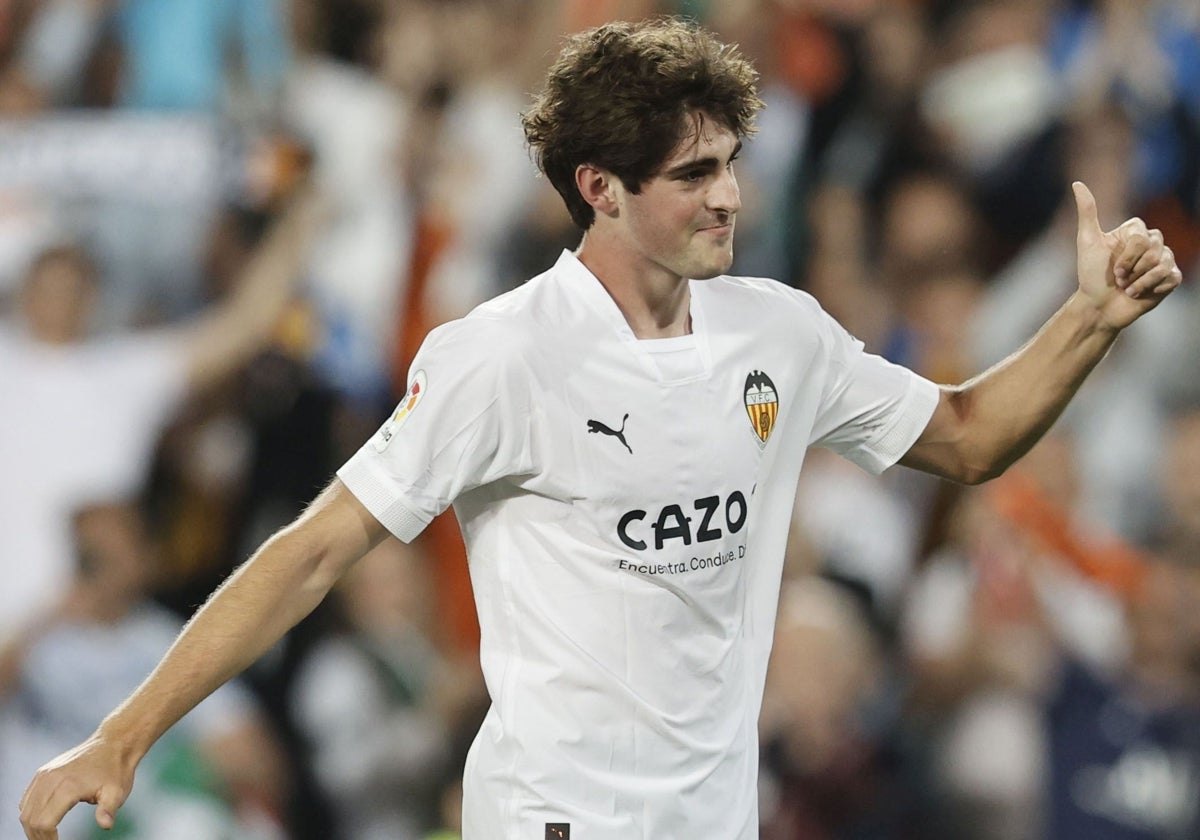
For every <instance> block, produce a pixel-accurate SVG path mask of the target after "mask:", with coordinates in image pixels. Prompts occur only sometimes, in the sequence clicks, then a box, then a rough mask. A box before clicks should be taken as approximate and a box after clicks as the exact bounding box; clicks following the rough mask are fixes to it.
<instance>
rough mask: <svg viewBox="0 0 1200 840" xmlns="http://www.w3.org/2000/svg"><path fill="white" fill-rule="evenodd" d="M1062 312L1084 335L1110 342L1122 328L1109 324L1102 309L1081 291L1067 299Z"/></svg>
mask: <svg viewBox="0 0 1200 840" xmlns="http://www.w3.org/2000/svg"><path fill="white" fill-rule="evenodd" d="M1063 311H1064V313H1065V314H1067V315H1068V316H1069V317H1071V318H1072V320H1074V321H1075V322H1076V323H1077V324H1078V326H1079V329H1080V330H1081V331H1082V333H1083V334H1084V335H1095V336H1097V337H1100V338H1103V339H1105V340H1107V341H1109V342H1111V341H1113V340H1115V339H1116V337H1117V335H1118V334H1119V333H1120V332H1121V329H1122V328H1121V327H1120V326H1116V325H1114V324H1111V323H1109V321H1108V319H1106V318H1105V317H1104V311H1103V309H1101V307H1099V306H1097V305H1096V303H1095V302H1094V301H1093V300H1091V298H1089V297H1088V296H1087V295H1086V294H1084V293H1083V292H1081V291H1076V292H1075V293H1074V294H1072V295H1071V297H1070V298H1068V299H1067V303H1066V305H1065V306H1064V307H1063Z"/></svg>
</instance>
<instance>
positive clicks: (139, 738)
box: [92, 710, 155, 771]
mask: <svg viewBox="0 0 1200 840" xmlns="http://www.w3.org/2000/svg"><path fill="white" fill-rule="evenodd" d="M119 715H120V711H119V710H118V711H117V712H115V713H114V714H111V715H109V716H108V717H107V718H105V719H104V720H103V721H101V723H100V725H99V726H98V727H96V731H95V732H94V733H93V734H92V740H94V741H100V742H103V743H104V745H105V746H107V747H108V748H110V749H112V750H114V751H115V752H116V754H117V756H118V757H119V760H120V762H121V764H122V765H124V766H125V767H127V768H128V769H129V770H130V771H132V770H133V768H135V767H137V765H138V763H139V762H140V761H141V760H142V758H143V756H145V755H146V753H147V752H148V751H149V749H150V747H151V745H152V744H153V743H154V740H155V739H154V736H153V735H149V734H148V733H146V732H143V731H139V729H138V728H137V727H133V728H131V727H128V726H126V725H125V722H124V721H123V720H121V718H120V716H119Z"/></svg>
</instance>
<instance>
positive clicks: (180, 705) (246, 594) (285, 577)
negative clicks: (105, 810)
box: [99, 528, 336, 762]
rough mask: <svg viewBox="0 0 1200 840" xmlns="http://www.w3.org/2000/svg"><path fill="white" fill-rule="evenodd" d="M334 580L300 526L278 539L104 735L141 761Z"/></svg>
mask: <svg viewBox="0 0 1200 840" xmlns="http://www.w3.org/2000/svg"><path fill="white" fill-rule="evenodd" d="M334 580H336V574H335V573H334V572H332V571H331V570H330V569H329V564H328V563H326V562H325V558H324V557H323V556H322V552H320V551H317V550H314V549H313V548H311V547H310V546H308V545H307V544H306V540H305V538H304V537H302V536H300V535H299V534H297V532H296V530H295V529H294V528H293V529H288V530H285V531H283V532H281V533H280V534H277V535H276V536H275V537H273V538H272V539H271V540H269V541H268V542H267V543H265V544H264V545H263V547H262V548H261V549H259V551H258V552H257V553H256V554H255V555H254V556H253V557H252V558H251V559H250V560H249V561H247V562H246V563H245V564H243V565H242V566H241V567H240V568H239V569H238V570H237V571H236V572H235V573H234V574H233V575H231V576H230V578H229V579H228V580H227V581H226V582H225V583H224V584H222V586H221V587H220V588H219V589H218V590H217V591H216V592H215V593H214V594H213V596H212V597H211V598H210V599H209V601H208V602H207V603H206V604H205V605H204V606H203V607H202V608H201V609H200V610H199V611H198V612H197V613H196V615H195V616H194V617H193V618H192V620H191V621H190V622H188V624H187V626H186V627H185V628H184V630H183V632H182V633H181V634H180V636H179V638H178V639H177V640H176V641H175V643H174V645H172V647H171V649H170V650H169V651H168V653H167V654H166V656H165V657H164V658H163V660H162V662H160V663H159V665H158V667H157V668H155V670H154V672H153V673H152V674H151V675H150V676H149V677H148V678H147V679H146V681H145V682H144V683H142V685H141V686H140V687H139V688H138V689H137V690H136V691H135V692H134V693H133V694H132V695H131V696H130V697H129V698H128V699H127V700H126V701H125V702H124V703H122V704H121V706H119V707H118V708H117V709H116V710H115V711H114V712H113V713H112V714H111V715H109V716H108V717H107V718H106V719H105V720H104V722H103V723H102V724H101V726H100V730H99V731H100V733H101V734H102V735H103V736H104V737H106V738H110V739H112V740H113V741H114V742H116V743H119V744H121V745H122V746H123V747H124V748H125V749H126V750H127V751H128V753H127V755H128V756H129V757H130V758H131V759H132V760H133V761H134V762H136V761H137V760H140V758H141V756H142V755H144V754H145V752H146V751H147V750H148V749H149V748H150V746H151V745H152V744H153V743H154V741H155V740H157V739H158V738H159V737H160V736H161V735H162V734H163V733H164V732H165V731H166V730H167V729H169V728H170V727H171V726H172V725H174V724H175V723H176V722H177V721H178V720H179V719H180V718H181V717H183V716H184V715H185V714H186V713H187V712H188V711H190V710H191V709H192V708H193V707H194V706H196V705H197V704H198V703H199V702H200V701H201V700H203V699H204V698H205V697H207V696H208V695H209V694H211V693H212V692H213V691H215V690H216V689H217V687H218V686H220V685H221V684H222V683H224V682H225V681H227V680H229V679H230V678H231V677H233V676H235V675H236V674H238V673H239V672H241V671H242V670H244V669H245V668H247V667H248V666H249V665H250V664H251V663H253V662H254V661H255V660H256V659H258V657H260V656H261V655H262V654H263V653H265V652H266V651H267V650H268V649H269V648H270V647H271V646H272V645H274V644H275V643H276V642H277V641H278V640H279V639H280V638H281V637H282V636H283V635H284V634H285V633H286V632H287V631H288V630H289V629H291V628H292V627H293V626H295V625H296V624H297V623H298V622H299V621H300V620H301V619H302V618H304V617H305V616H306V615H308V614H309V613H310V612H311V611H312V610H313V608H315V607H316V605H317V604H318V603H319V602H320V601H321V599H322V598H323V597H324V596H325V594H326V593H327V592H328V590H329V588H330V587H331V586H332V585H333V583H334Z"/></svg>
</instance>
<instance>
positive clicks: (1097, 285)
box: [1071, 181, 1183, 329]
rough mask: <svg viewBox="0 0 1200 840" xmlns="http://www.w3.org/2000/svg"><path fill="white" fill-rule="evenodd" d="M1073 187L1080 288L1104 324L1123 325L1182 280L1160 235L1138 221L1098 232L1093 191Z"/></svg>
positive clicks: (1152, 304) (1170, 252) (1128, 323)
mask: <svg viewBox="0 0 1200 840" xmlns="http://www.w3.org/2000/svg"><path fill="white" fill-rule="evenodd" d="M1071 188H1072V189H1073V190H1074V193H1075V206H1076V208H1077V210H1078V212H1079V230H1078V233H1077V235H1076V239H1075V243H1076V249H1077V266H1078V271H1079V289H1080V291H1081V292H1082V293H1083V295H1084V296H1085V297H1086V298H1087V300H1088V301H1090V302H1091V303H1092V305H1093V306H1095V307H1096V309H1097V311H1098V312H1099V313H1100V317H1101V318H1102V319H1103V320H1104V322H1105V323H1106V324H1107V325H1108V326H1110V327H1112V328H1114V329H1121V328H1123V327H1127V326H1129V325H1130V324H1131V323H1133V322H1134V321H1135V320H1137V319H1138V318H1139V317H1141V316H1142V315H1144V314H1145V313H1147V312H1149V311H1150V310H1151V309H1153V308H1154V307H1155V306H1158V304H1159V303H1160V302H1161V301H1162V300H1163V298H1165V297H1166V296H1167V295H1169V294H1170V293H1171V292H1172V291H1174V290H1175V288H1176V287H1177V286H1178V285H1179V284H1180V282H1182V280H1183V274H1182V273H1181V272H1180V270H1179V267H1178V266H1177V265H1175V254H1174V253H1173V252H1172V251H1171V249H1170V248H1168V247H1167V245H1166V243H1164V242H1163V236H1162V232H1161V231H1159V230H1156V229H1147V227H1146V223H1145V222H1143V221H1142V220H1141V219H1138V218H1133V219H1129V220H1128V221H1126V222H1125V223H1123V224H1122V225H1121V226H1120V227H1118V228H1116V229H1115V230H1111V231H1104V230H1102V229H1101V227H1100V219H1099V215H1098V212H1097V210H1096V199H1095V198H1094V197H1093V196H1092V193H1091V191H1090V190H1089V189H1088V188H1087V187H1086V186H1084V185H1083V183H1082V182H1080V181H1076V182H1075V183H1074V184H1072V185H1071Z"/></svg>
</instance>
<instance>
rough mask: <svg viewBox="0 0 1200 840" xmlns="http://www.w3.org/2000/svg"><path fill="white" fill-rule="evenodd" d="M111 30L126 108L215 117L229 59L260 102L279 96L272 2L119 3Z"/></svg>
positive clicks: (277, 28) (284, 45) (278, 18)
mask: <svg viewBox="0 0 1200 840" xmlns="http://www.w3.org/2000/svg"><path fill="white" fill-rule="evenodd" d="M113 24H114V26H115V28H116V34H117V36H118V40H119V41H120V43H121V45H122V48H123V50H124V57H125V66H126V72H125V86H124V89H123V91H122V99H121V104H122V105H124V106H125V107H129V108H148V109H160V110H201V111H215V110H218V109H219V107H220V105H221V104H222V101H223V99H224V97H225V94H226V79H227V70H228V66H229V61H228V58H229V55H230V53H231V51H232V52H233V54H234V55H236V56H237V59H238V62H239V63H240V67H241V69H242V71H243V73H244V76H245V79H246V82H247V83H248V85H249V86H250V89H251V90H252V91H253V93H254V96H255V98H256V99H258V100H260V101H261V100H264V99H269V98H270V97H271V96H272V95H273V94H274V93H275V92H276V91H277V90H278V89H279V87H280V85H281V84H282V81H283V77H284V73H285V71H286V69H287V66H288V61H289V53H288V39H287V32H286V17H285V14H284V11H283V9H282V8H281V6H280V3H279V2H278V0H125V2H122V3H121V5H120V7H119V8H118V10H117V13H116V16H115V19H114V21H113Z"/></svg>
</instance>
